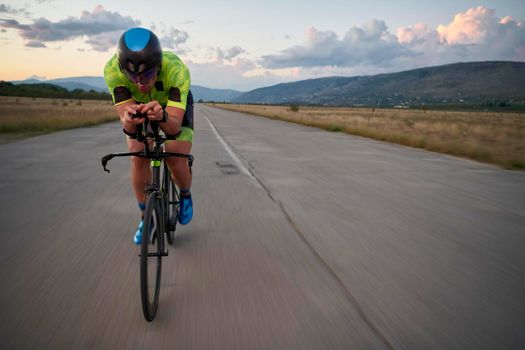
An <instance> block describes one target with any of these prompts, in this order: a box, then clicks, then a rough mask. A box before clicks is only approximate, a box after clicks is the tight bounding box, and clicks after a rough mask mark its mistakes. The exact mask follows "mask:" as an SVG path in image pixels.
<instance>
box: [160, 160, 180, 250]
mask: <svg viewBox="0 0 525 350" xmlns="http://www.w3.org/2000/svg"><path fill="white" fill-rule="evenodd" d="M163 185H164V194H165V208H166V210H165V213H166V221H165V222H166V226H165V227H166V238H167V241H168V244H169V245H173V243H174V242H175V231H176V229H177V216H178V213H179V191H178V189H177V186H176V185H175V183H174V182H173V179H172V178H171V172H170V170H169V168H168V167H167V166H166V165H165V167H164V181H163Z"/></svg>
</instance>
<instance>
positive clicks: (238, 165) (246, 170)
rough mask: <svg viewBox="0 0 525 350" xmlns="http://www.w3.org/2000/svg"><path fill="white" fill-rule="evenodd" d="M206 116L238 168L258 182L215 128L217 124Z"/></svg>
mask: <svg viewBox="0 0 525 350" xmlns="http://www.w3.org/2000/svg"><path fill="white" fill-rule="evenodd" d="M204 118H206V120H207V121H208V123H210V126H211V129H212V130H213V132H214V133H215V136H216V137H217V139H218V140H219V142H220V143H221V145H222V147H224V149H225V150H226V152H228V154H229V155H230V157H231V158H232V159H233V161H234V163H235V165H237V168H239V170H240V171H241V172H242V173H243V174H245V175H246V176H248V177H249V178H251V179H252V180H253V181H255V182H257V183H258V181H257V179H256V178H255V177H253V175H252V173H250V172H249V171H248V169H246V167H245V166H244V164H242V162H241V160H240V159H239V157H237V155H236V154H235V153H234V152H233V151H232V149H231V148H230V146H228V144H227V143H226V141H224V139H223V138H222V136H221V134H219V132H218V131H217V129H216V128H215V125H213V123H212V122H211V121H210V120H209V119H208V117H207V116H204Z"/></svg>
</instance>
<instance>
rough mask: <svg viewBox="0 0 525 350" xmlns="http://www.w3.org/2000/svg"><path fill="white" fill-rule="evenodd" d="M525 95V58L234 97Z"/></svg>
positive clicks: (332, 99) (391, 99) (345, 100)
mask: <svg viewBox="0 0 525 350" xmlns="http://www.w3.org/2000/svg"><path fill="white" fill-rule="evenodd" d="M524 99H525V63H523V62H499V61H493V62H470V63H456V64H449V65H443V66H436V67H428V68H421V69H414V70H410V71H404V72H398V73H390V74H379V75H373V76H356V77H330V78H320V79H310V80H303V81H297V82H293V83H285V84H278V85H274V86H270V87H265V88H261V89H255V90H252V91H248V92H246V93H244V94H242V95H240V96H239V97H237V98H235V99H234V100H233V102H236V103H269V104H310V105H329V106H351V105H356V104H365V105H379V106H381V105H385V106H387V105H398V104H410V105H422V104H451V103H465V104H479V103H485V102H488V101H511V100H514V101H516V100H524Z"/></svg>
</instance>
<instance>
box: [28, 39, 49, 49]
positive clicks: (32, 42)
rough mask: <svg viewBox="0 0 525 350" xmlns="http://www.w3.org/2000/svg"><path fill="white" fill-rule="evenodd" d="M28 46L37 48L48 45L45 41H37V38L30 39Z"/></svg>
mask: <svg viewBox="0 0 525 350" xmlns="http://www.w3.org/2000/svg"><path fill="white" fill-rule="evenodd" d="M26 46H27V47H36V48H42V47H47V46H46V45H45V44H44V43H42V42H40V41H36V40H29V41H28V42H26Z"/></svg>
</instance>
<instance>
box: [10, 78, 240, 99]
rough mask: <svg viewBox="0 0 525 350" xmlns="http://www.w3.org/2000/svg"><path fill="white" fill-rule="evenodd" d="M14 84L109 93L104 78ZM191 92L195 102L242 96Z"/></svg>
mask: <svg viewBox="0 0 525 350" xmlns="http://www.w3.org/2000/svg"><path fill="white" fill-rule="evenodd" d="M11 83H12V84H15V85H20V84H44V83H47V84H53V85H57V86H60V87H63V88H65V89H68V90H70V91H73V90H75V89H82V90H85V91H90V90H94V91H97V92H107V91H108V89H107V87H106V83H105V81H104V78H103V77H87V76H85V77H71V78H60V79H51V80H45V81H44V80H36V79H27V80H18V81H11ZM191 91H192V93H193V98H194V100H195V101H199V100H203V101H216V102H223V101H224V102H230V101H231V100H232V99H234V98H235V97H237V96H239V95H241V94H242V92H240V91H235V90H229V89H210V88H207V87H204V86H200V85H192V86H191Z"/></svg>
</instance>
